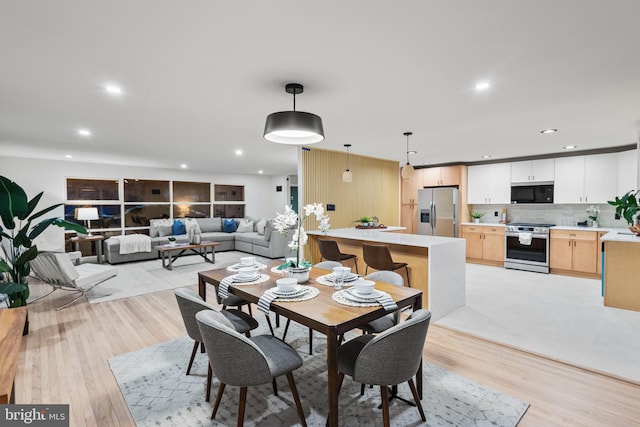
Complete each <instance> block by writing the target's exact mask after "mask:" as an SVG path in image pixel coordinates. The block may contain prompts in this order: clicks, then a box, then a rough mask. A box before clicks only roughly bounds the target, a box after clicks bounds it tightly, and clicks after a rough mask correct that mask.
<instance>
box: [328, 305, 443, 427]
mask: <svg viewBox="0 0 640 427" xmlns="http://www.w3.org/2000/svg"><path fill="white" fill-rule="evenodd" d="M430 320H431V312H430V311H428V310H422V309H421V310H417V311H415V312H414V313H413V314H412V315H411V316H410V317H409V319H407V320H406V321H405V322H402V323H400V324H398V325H396V326H394V327H392V328H390V329H387V330H386V331H384V332H383V333H381V334H380V335H361V336H359V337H357V338H354V339H352V340H350V341H347V342H346V343H344V344H343V345H341V346H340V347H338V371H339V374H338V375H339V377H338V381H339V385H340V386H341V385H342V381H343V380H344V376H345V375H349V376H350V377H352V378H353V380H354V381H358V382H360V383H362V384H375V385H379V386H380V394H381V396H382V418H383V423H384V425H385V427H388V426H389V425H390V420H389V398H388V390H387V387H388V386H395V385H397V384H401V383H403V382H405V381H406V382H408V383H409V388H410V389H411V393H412V394H413V398H414V400H415V404H416V406H417V408H418V411H419V412H420V417H421V418H422V421H426V417H425V415H424V411H423V410H422V404H421V403H420V398H419V397H418V391H417V390H416V386H415V383H414V382H413V376H414V375H416V373H417V371H418V368H419V366H420V363H421V360H422V349H423V347H424V342H425V339H426V337H427V330H428V329H429V321H430ZM339 391H340V390H339V389H338V392H339Z"/></svg>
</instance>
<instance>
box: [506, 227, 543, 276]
mask: <svg viewBox="0 0 640 427" xmlns="http://www.w3.org/2000/svg"><path fill="white" fill-rule="evenodd" d="M554 225H555V224H527V223H515V224H508V225H506V226H505V230H504V231H505V232H504V235H505V240H506V241H505V259H504V266H505V268H514V269H517V270H528V271H535V272H538V273H548V272H549V228H550V227H553V226H554Z"/></svg>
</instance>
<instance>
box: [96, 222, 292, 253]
mask: <svg viewBox="0 0 640 427" xmlns="http://www.w3.org/2000/svg"><path fill="white" fill-rule="evenodd" d="M195 221H196V222H197V223H198V226H199V227H200V230H201V236H202V237H201V238H202V240H203V241H213V242H218V243H220V246H217V247H216V252H222V251H231V250H237V251H242V252H246V253H248V254H252V255H259V256H263V257H267V258H282V257H285V256H289V255H290V249H289V247H288V244H289V242H290V241H291V238H292V236H293V233H294V231H295V230H286V231H285V233H284V234H281V233H280V232H279V231H278V230H276V229H274V228H273V223H272V221H271V220H267V221H266V222H263V224H264V229H262V227H259V223H260V221H261V219H259V218H258V219H252V221H253V227H252V229H251V231H249V230H248V229H247V227H244V228H243V227H239V228H238V230H236V231H235V232H224V231H223V221H222V218H196V219H195ZM241 222H242V220H236V223H237V224H240V223H241ZM244 225H245V226H246V225H247V223H246V222H244ZM170 233H171V232H170V231H169V228H168V227H167V226H166V225H161V223H160V220H158V221H155V220H152V221H151V227H150V232H149V235H150V237H151V252H135V253H129V254H121V253H120V240H119V239H117V238H113V237H112V238H109V239H107V240H105V241H104V251H103V252H104V256H105V258H106V260H107V262H108V263H110V264H118V263H122V262H129V261H143V260H149V259H156V258H159V253H158V249H157V247H158V246H159V245H166V244H168V243H169V236H171V235H172V234H170ZM173 237H175V238H176V242H178V243H184V242H188V241H189V238H188V235H187V234H179V235H174V236H173Z"/></svg>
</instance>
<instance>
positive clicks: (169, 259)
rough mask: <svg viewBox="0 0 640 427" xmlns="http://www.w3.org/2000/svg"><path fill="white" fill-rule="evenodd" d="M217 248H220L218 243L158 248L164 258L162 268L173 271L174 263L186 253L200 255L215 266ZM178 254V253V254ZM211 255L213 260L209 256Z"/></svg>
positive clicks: (178, 244)
mask: <svg viewBox="0 0 640 427" xmlns="http://www.w3.org/2000/svg"><path fill="white" fill-rule="evenodd" d="M216 246H220V243H218V242H200V243H198V244H190V243H176V244H175V245H160V246H157V247H156V248H157V249H158V252H159V253H160V257H161V258H162V266H163V267H164V268H166V269H167V270H173V261H175V260H176V259H178V258H180V257H181V256H182V255H184V253H185V252H186V251H190V252H193V253H194V254H196V255H200V256H201V257H202V258H204V260H205V261H206V262H210V263H211V264H215V262H216ZM176 252H177V253H176ZM207 253H209V254H211V258H209V257H208V256H207Z"/></svg>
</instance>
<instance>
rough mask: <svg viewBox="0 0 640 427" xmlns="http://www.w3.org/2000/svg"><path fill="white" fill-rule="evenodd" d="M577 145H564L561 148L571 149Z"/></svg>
mask: <svg viewBox="0 0 640 427" xmlns="http://www.w3.org/2000/svg"><path fill="white" fill-rule="evenodd" d="M577 147H578V146H577V145H566V146H564V147H562V149H563V150H573V149H574V148H577Z"/></svg>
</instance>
